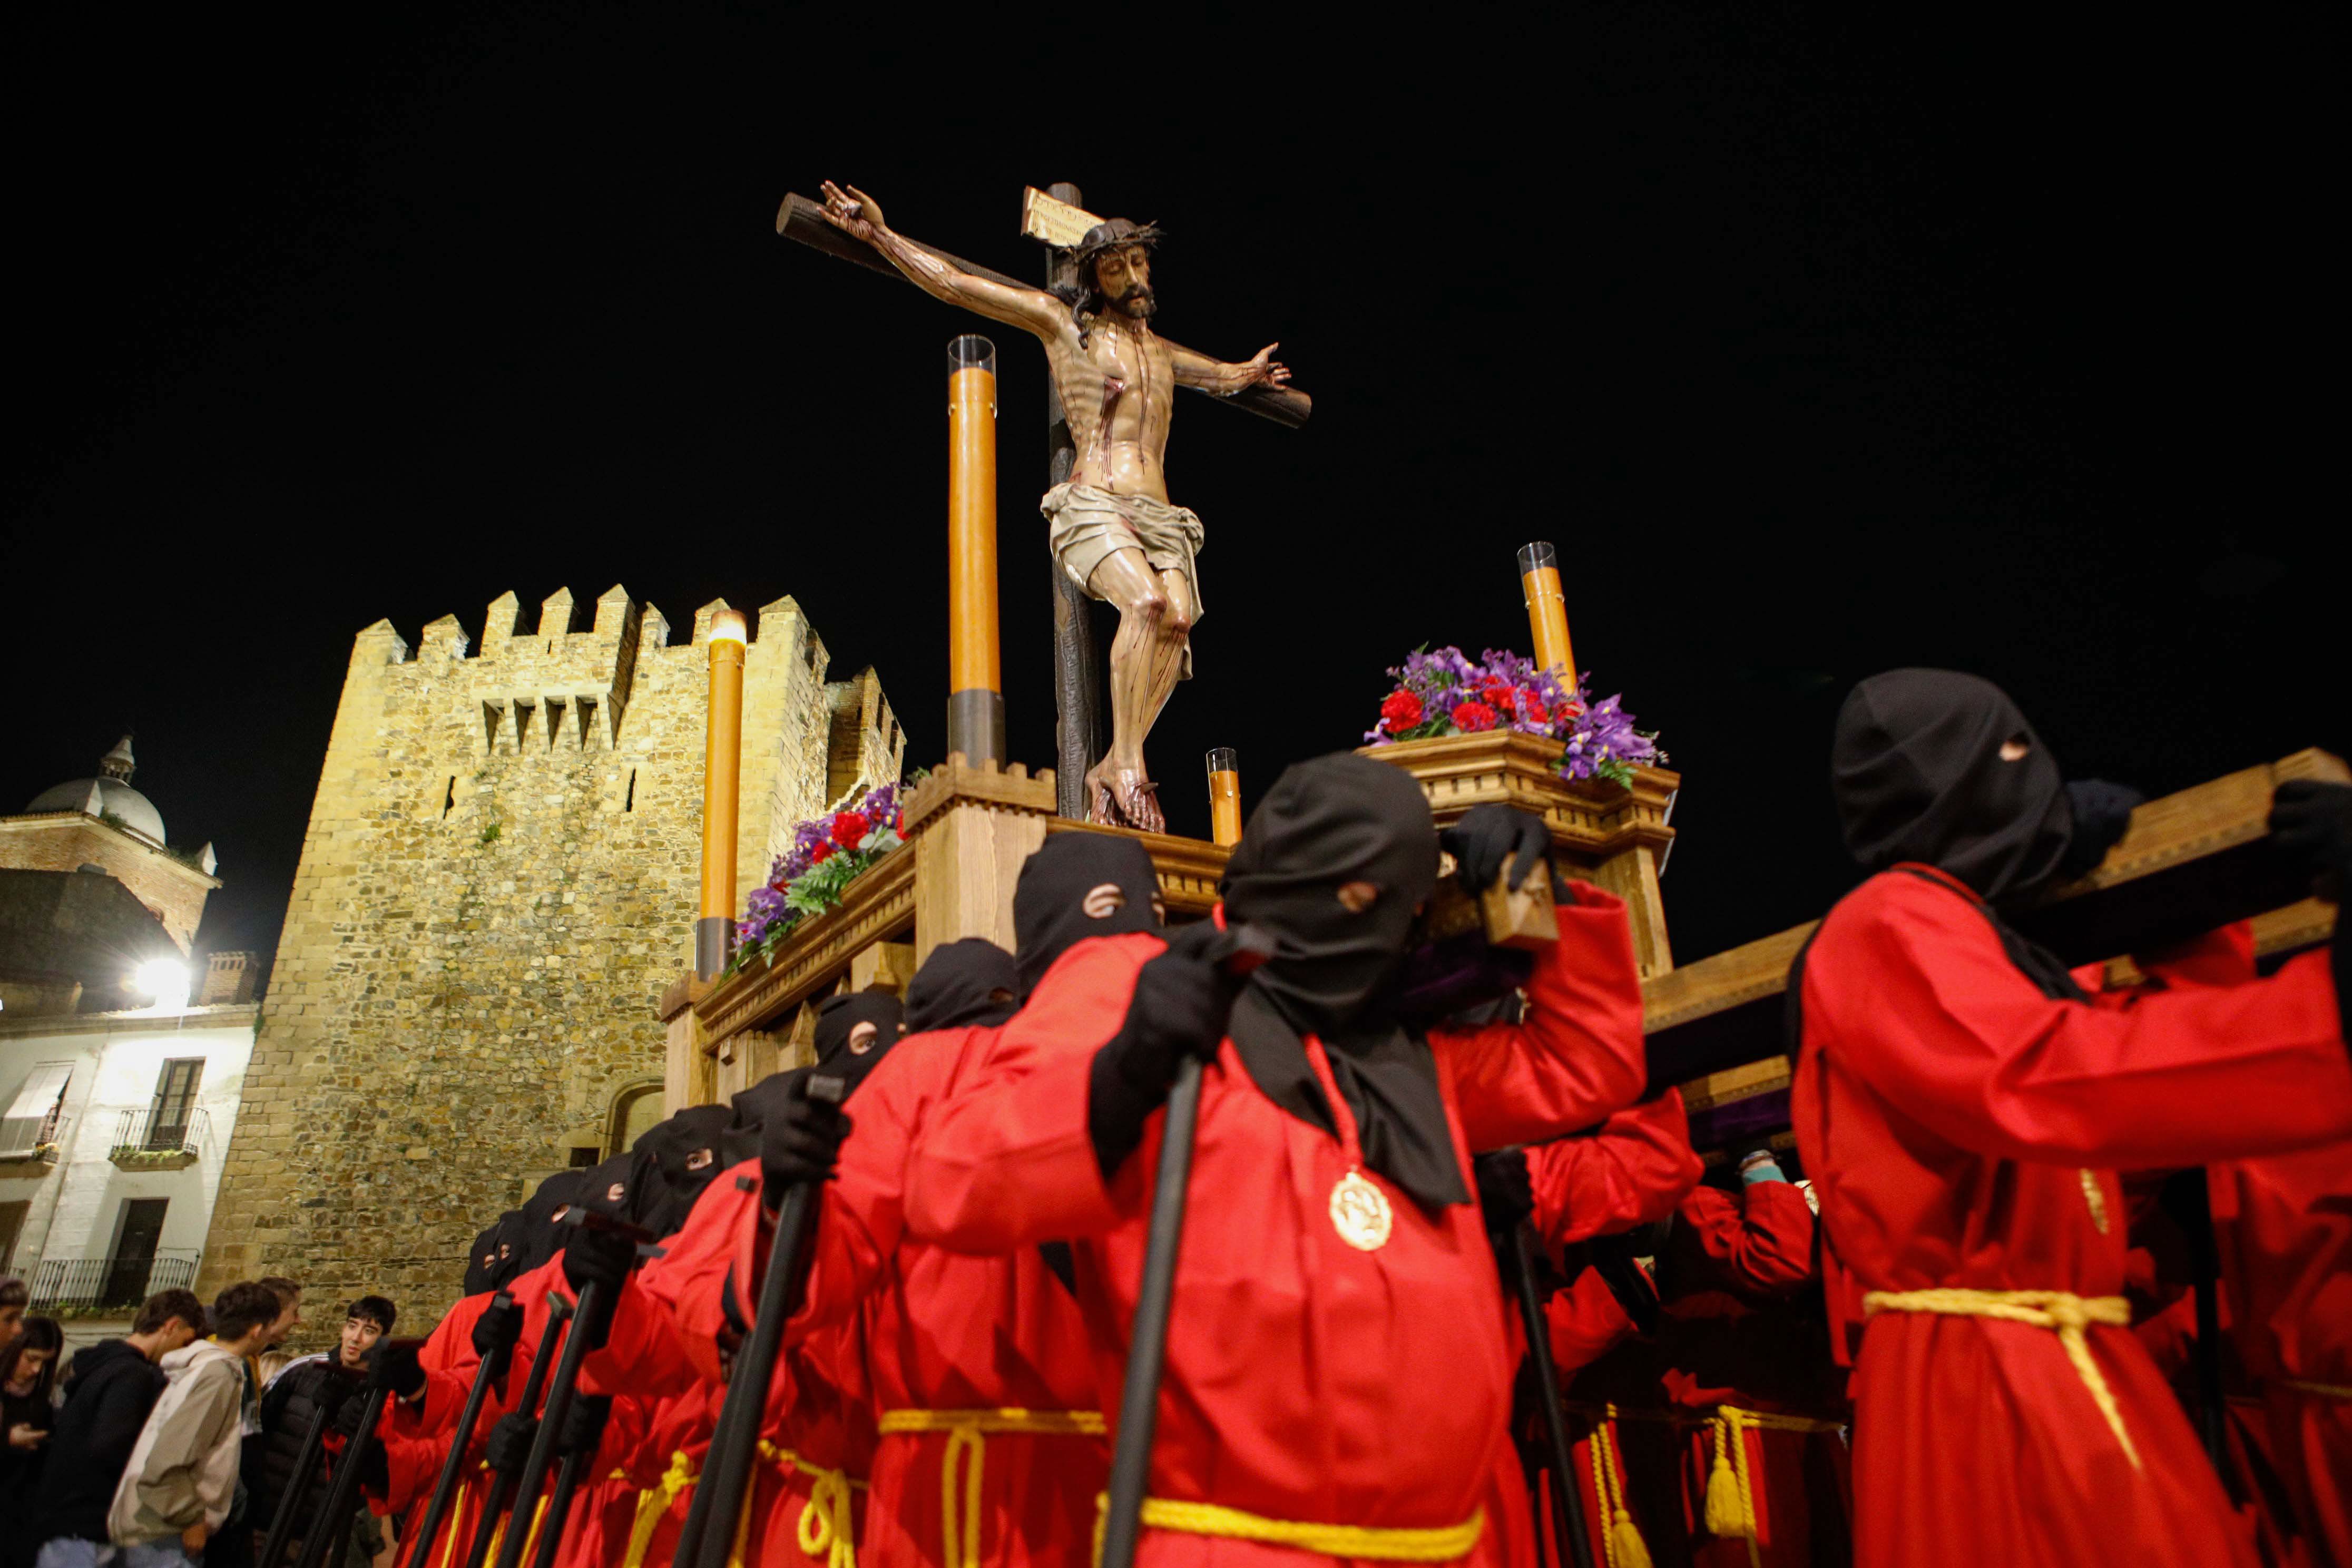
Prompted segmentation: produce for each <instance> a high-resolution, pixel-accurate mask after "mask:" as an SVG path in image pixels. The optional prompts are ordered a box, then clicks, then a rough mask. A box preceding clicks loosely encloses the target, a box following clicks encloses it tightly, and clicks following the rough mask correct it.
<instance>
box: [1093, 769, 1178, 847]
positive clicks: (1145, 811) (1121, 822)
mask: <svg viewBox="0 0 2352 1568" xmlns="http://www.w3.org/2000/svg"><path fill="white" fill-rule="evenodd" d="M1159 797H1160V786H1159V785H1158V784H1153V783H1152V782H1151V781H1150V779H1149V778H1146V777H1145V776H1144V773H1143V770H1142V769H1141V768H1140V767H1121V766H1118V764H1116V763H1112V761H1111V760H1110V759H1109V758H1108V757H1105V758H1104V759H1103V760H1102V761H1101V762H1099V763H1096V764H1095V765H1094V766H1093V767H1091V768H1088V769H1087V805H1088V809H1087V820H1088V821H1090V822H1094V823H1097V824H1099V825H1100V826H1105V827H1137V828H1141V829H1142V830H1143V831H1144V832H1146V833H1165V832H1167V831H1168V819H1167V818H1166V817H1164V816H1160V798H1159Z"/></svg>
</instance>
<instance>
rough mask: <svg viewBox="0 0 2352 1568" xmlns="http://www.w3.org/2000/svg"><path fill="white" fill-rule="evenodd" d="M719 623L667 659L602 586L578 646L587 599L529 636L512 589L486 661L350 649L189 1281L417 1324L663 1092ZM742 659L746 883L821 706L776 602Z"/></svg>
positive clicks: (380, 647)
mask: <svg viewBox="0 0 2352 1568" xmlns="http://www.w3.org/2000/svg"><path fill="white" fill-rule="evenodd" d="M722 607H724V605H723V602H719V603H714V604H711V605H705V606H704V607H703V608H702V609H701V610H700V611H699V612H698V614H697V615H696V616H695V620H694V626H693V635H692V638H691V640H690V641H689V642H688V643H686V644H683V645H681V646H678V647H669V646H667V643H668V636H669V626H668V623H667V620H666V619H665V618H664V617H663V616H662V615H661V613H660V612H659V611H658V610H656V609H654V608H652V607H651V606H649V605H648V606H643V607H640V606H638V605H635V603H634V602H632V601H631V600H630V599H629V597H628V595H627V594H626V593H625V591H624V590H622V589H621V588H618V587H615V588H614V589H613V590H611V591H610V592H609V593H607V594H605V595H604V596H603V597H602V598H600V599H598V600H597V601H596V602H595V604H594V605H593V619H592V620H591V621H590V622H589V624H588V625H586V626H582V627H580V628H579V629H574V626H575V624H576V623H577V622H578V621H580V620H581V619H583V618H584V616H583V612H585V611H587V610H588V609H589V608H590V607H589V606H584V605H582V606H576V607H575V605H574V603H573V601H572V595H571V594H570V593H569V592H568V591H567V592H564V593H561V594H558V595H554V596H553V597H551V598H550V599H549V600H548V601H547V602H546V604H545V605H543V606H542V607H541V615H540V616H539V619H538V622H537V625H536V626H535V627H534V628H530V629H526V628H525V626H523V625H522V617H521V616H520V614H519V613H518V611H519V607H518V605H517V604H516V601H515V598H514V595H511V594H509V595H502V596H501V597H500V598H499V600H497V601H496V602H494V603H493V604H492V605H491V606H490V610H489V616H488V624H487V625H486V626H485V628H484V634H483V637H482V640H481V646H480V647H479V649H478V651H471V652H469V647H468V639H467V637H466V634H465V632H464V630H463V628H461V627H460V626H458V624H457V621H456V619H455V618H454V617H444V618H443V619H442V620H440V621H436V622H435V623H433V624H432V625H430V626H426V627H425V629H424V634H423V637H422V639H421V642H420V645H419V646H418V647H417V648H416V649H415V651H414V652H413V653H412V652H411V650H410V649H409V647H408V646H407V644H406V643H405V642H404V640H403V639H402V638H401V637H400V636H399V635H398V634H397V633H396V632H395V631H394V629H393V627H392V626H391V625H390V624H389V623H388V622H383V621H379V622H377V623H376V624H375V625H374V626H370V627H369V628H367V629H366V630H365V631H363V632H362V633H360V634H359V637H358V638H357V640H356V642H355V644H354V646H353V649H352V662H351V669H350V674H349V676H348V677H347V679H346V681H345V685H344V689H343V695H342V700H341V706H340V707H339V709H338V710H337V713H336V717H335V723H334V729H333V731H332V734H331V738H330V741H329V742H328V748H327V757H326V763H325V765H324V767H323V768H322V770H321V772H320V781H319V790H318V795H317V797H316V800H315V803H314V805H313V806H312V810H311V817H310V829H309V832H308V835H307V837H305V839H304V843H303V850H302V858H301V863H300V866H299V869H298V870H297V871H296V873H295V879H294V890H293V895H292V898H291V900H289V904H288V909H287V919H286V927H285V932H284V935H283V937H282V938H281V940H280V943H279V946H278V955H277V961H276V964H275V967H274V971H273V973H272V978H271V983H270V985H269V989H268V994H267V996H266V997H265V999H264V1004H263V1009H262V1018H261V1027H260V1034H259V1037H258V1038H257V1041H256V1044H255V1048H254V1055H253V1062H252V1067H251V1068H250V1071H249V1073H248V1076H247V1087H246V1092H245V1101H244V1108H243V1112H242V1114H241V1115H240V1117H239V1119H238V1121H237V1128H236V1141H235V1143H234V1145H233V1146H232V1148H231V1149H230V1151H229V1156H228V1161H227V1166H226V1172H225V1173H224V1175H223V1179H222V1184H221V1190H220V1196H219V1200H218V1203H217V1205H216V1206H215V1212H214V1219H213V1225H212V1230H211V1235H210V1238H209V1240H208V1242H207V1245H206V1248H205V1258H204V1264H203V1271H202V1276H201V1278H200V1279H199V1282H198V1288H199V1289H200V1290H202V1291H205V1292H210V1291H212V1290H215V1289H219V1288H220V1287H221V1286H223V1285H225V1284H226V1283H228V1282H229V1281H231V1280H234V1279H250V1278H253V1277H255V1276H257V1275H260V1274H285V1275H289V1276H291V1277H292V1278H294V1279H299V1280H301V1281H302V1282H303V1284H304V1286H305V1287H306V1289H307V1290H308V1291H309V1292H310V1299H311V1300H318V1301H333V1300H348V1299H349V1298H350V1297H351V1296H352V1295H355V1294H359V1293H362V1292H363V1291H368V1290H381V1291H383V1292H384V1293H386V1294H389V1295H391V1296H392V1297H393V1298H394V1300H396V1301H398V1303H399V1304H400V1307H401V1310H402V1315H403V1317H404V1319H406V1318H407V1317H408V1314H409V1313H410V1312H411V1311H412V1310H414V1311H415V1312H416V1313H417V1317H416V1318H415V1320H414V1321H417V1322H419V1323H420V1324H422V1323H425V1322H429V1321H431V1320H432V1318H433V1316H434V1315H435V1314H436V1313H437V1312H439V1311H440V1310H442V1309H444V1308H446V1306H447V1305H448V1303H449V1302H450V1301H452V1300H455V1299H456V1297H457V1290H458V1285H459V1279H460V1276H461V1275H462V1274H463V1272H464V1267H465V1250H466V1247H467V1243H469V1242H470V1241H471V1239H472V1238H473V1236H474V1234H475V1233H476V1232H477V1231H478V1230H479V1229H480V1228H481V1227H482V1226H485V1225H487V1224H488V1223H489V1221H490V1220H491V1219H493V1218H495V1217H496V1216H497V1215H498V1214H499V1211H500V1210H501V1209H505V1208H509V1207H511V1206H513V1205H515V1204H517V1203H518V1202H519V1201H520V1198H521V1196H522V1195H523V1194H525V1193H527V1192H528V1191H529V1189H530V1185H531V1184H534V1183H535V1182H536V1181H537V1180H538V1179H539V1178H540V1177H541V1176H543V1175H545V1174H546V1173H548V1172H550V1171H551V1170H554V1169H557V1168H560V1167H561V1166H562V1164H564V1163H565V1156H566V1154H567V1152H568V1149H567V1145H568V1143H569V1142H572V1139H571V1138H570V1137H569V1136H567V1135H568V1134H569V1133H571V1131H572V1130H573V1129H574V1128H576V1127H578V1126H581V1125H583V1124H587V1125H601V1124H603V1122H604V1120H605V1119H606V1117H607V1116H608V1113H609V1111H610V1109H611V1107H612V1104H613V1101H614V1096H615V1094H616V1093H617V1092H618V1091H619V1090H621V1089H624V1088H625V1087H627V1086H629V1085H632V1084H636V1083H640V1082H643V1081H644V1080H646V1079H658V1078H659V1076H660V1074H661V1071H662V1056H663V1029H662V1026H661V1024H660V1023H659V1022H658V1021H657V1019H656V1016H655V1004H656V999H657V997H658V996H659V994H660V993H661V991H662V988H663V987H664V986H665V985H667V984H669V983H670V982H671V981H672V980H674V979H675V978H676V977H677V973H679V971H680V969H681V968H682V967H683V966H684V965H685V964H686V963H688V962H689V961H690V957H691V952H692V931H693V921H694V917H695V912H696V900H697V893H698V878H699V864H698V862H699V855H700V843H701V831H702V825H701V815H702V771H703V745H704V731H705V711H704V710H705V704H706V701H707V698H708V689H709V655H708V648H707V646H706V645H707V642H708V637H709V626H710V619H711V616H712V615H713V614H714V613H715V612H716V611H717V610H719V609H720V608H722ZM746 655H747V657H746V660H745V679H744V695H745V713H744V749H743V772H742V789H741V798H742V802H743V815H742V821H741V824H740V838H739V844H740V850H739V855H738V860H739V866H740V868H741V876H742V885H743V886H745V887H747V888H748V887H749V886H751V885H753V883H752V879H755V878H757V877H758V876H759V875H761V873H762V872H764V870H765V869H766V865H767V855H768V852H769V849H768V847H769V845H770V843H771V841H772V832H773V831H774V828H773V824H772V817H773V816H774V815H775V814H776V813H777V812H779V811H784V812H791V813H793V814H794V815H795V816H805V815H813V814H814V812H816V811H818V810H822V809H823V808H824V805H826V804H827V803H826V802H825V800H824V779H825V758H826V749H827V744H828V725H829V721H830V719H831V702H830V700H829V699H828V696H827V693H826V689H825V685H824V673H825V670H824V665H825V658H826V656H825V654H824V647H823V645H822V644H821V643H820V642H818V641H817V640H816V638H815V637H814V634H813V633H812V632H811V631H810V630H809V628H808V625H807V622H806V620H805V618H804V617H803V616H802V615H801V613H800V609H799V606H798V605H795V604H794V603H793V601H792V600H791V599H789V598H786V599H781V600H778V601H777V602H776V603H774V604H772V605H768V606H766V607H765V608H764V609H762V610H761V612H760V613H759V616H758V617H757V625H756V626H755V628H754V635H753V637H752V640H751V644H750V646H749V647H748V648H747V650H746ZM790 820H791V819H790V818H788V819H787V820H786V822H785V825H784V828H783V831H785V832H788V831H789V826H790ZM739 902H740V900H739ZM310 1316H311V1317H312V1318H313V1319H316V1320H318V1321H320V1322H322V1323H323V1322H324V1321H325V1315H324V1314H322V1313H321V1312H319V1311H313V1312H312V1313H311V1314H310ZM328 1331H331V1328H330V1329H329V1330H322V1331H320V1332H319V1334H317V1335H314V1336H313V1337H321V1338H322V1337H323V1335H324V1333H325V1332H328Z"/></svg>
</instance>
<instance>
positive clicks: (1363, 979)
mask: <svg viewBox="0 0 2352 1568" xmlns="http://www.w3.org/2000/svg"><path fill="white" fill-rule="evenodd" d="M1357 881H1363V882H1370V883H1371V884H1373V885H1374V886H1375V887H1377V888H1378V889H1380V891H1379V895H1378V896H1377V897H1376V898H1375V899H1374V900H1372V902H1371V904H1370V907H1368V908H1366V909H1364V910H1360V911H1350V910H1349V909H1348V908H1347V906H1346V905H1344V904H1342V903H1341V902H1340V901H1339V889H1341V888H1342V887H1344V886H1346V885H1347V884H1348V883H1349V882H1357ZM1436 885H1437V826H1436V824H1435V823H1434V822H1433V820H1432V818H1431V816H1430V814H1429V800H1428V797H1427V796H1426V795H1423V793H1422V789H1421V785H1420V784H1419V783H1417V782H1416V781H1415V780H1414V779H1413V777H1412V775H1411V774H1410V773H1406V772H1404V771H1403V770H1402V768H1396V767H1391V765H1389V764H1388V763H1381V762H1374V761H1373V760H1372V759H1370V758H1369V757H1359V756H1356V755H1354V754H1352V753H1350V752H1339V753H1336V754H1334V755H1331V756H1328V757H1317V758H1315V759H1314V760H1313V761H1311V762H1305V763H1297V765H1295V766H1293V767H1291V768H1288V769H1286V770H1285V772H1284V773H1283V774H1282V776H1281V777H1280V778H1278V779H1276V781H1275V784H1274V787H1273V788H1272V789H1271V790H1269V791H1267V792H1266V795H1265V799H1264V800H1262V801H1260V802H1259V803H1258V808H1257V810H1255V812H1253V813H1251V814H1250V819H1249V823H1248V826H1246V827H1245V828H1244V830H1243V833H1242V841H1241V843H1240V844H1239V845H1237V846H1236V847H1234V853H1233V856H1232V858H1230V859H1228V860H1227V861H1226V862H1225V875H1224V879H1223V881H1222V882H1221V883H1220V884H1219V886H1220V890H1221V891H1222V892H1223V895H1224V900H1225V914H1226V918H1227V920H1228V921H1230V922H1234V923H1244V922H1245V923H1247V924H1250V925H1253V926H1256V927H1258V928H1260V929H1261V930H1264V931H1270V932H1272V933H1273V935H1274V938H1275V943H1276V946H1275V953H1274V956H1273V957H1272V958H1270V959H1268V960H1267V961H1266V962H1265V963H1264V964H1263V965H1261V966H1260V967H1259V968H1258V970H1257V972H1256V973H1255V974H1253V975H1252V976H1251V977H1250V983H1249V984H1248V985H1247V986H1246V987H1245V988H1244V990H1243V992H1242V994H1241V998H1240V1000H1239V1001H1238V1002H1237V1003H1236V1004H1235V1005H1234V1016H1233V1026H1232V1027H1233V1040H1234V1048H1235V1049H1236V1050H1238V1051H1239V1052H1240V1053H1241V1058H1242V1063H1243V1065H1244V1067H1246V1068H1248V1069H1249V1074H1250V1077H1251V1078H1252V1079H1254V1080H1255V1082H1256V1083H1257V1085H1258V1087H1259V1089H1262V1090H1264V1091H1265V1094H1266V1096H1267V1098H1269V1099H1270V1100H1273V1101H1274V1102H1275V1103H1276V1105H1279V1106H1281V1107H1282V1108H1283V1109H1284V1110H1287V1111H1289V1112H1290V1113H1291V1114H1292V1115H1294V1116H1297V1117H1299V1118H1300V1119H1301V1120H1303V1121H1310V1122H1312V1123H1314V1124H1315V1125H1317V1126H1318V1127H1321V1128H1323V1129H1324V1130H1325V1131H1336V1130H1337V1126H1338V1123H1337V1121H1336V1120H1335V1119H1334V1118H1333V1116H1332V1113H1331V1110H1330V1107H1329V1104H1328V1101H1327V1100H1325V1098H1324V1095H1323V1090H1322V1088H1321V1086H1320V1085H1319V1084H1318V1083H1317V1081H1316V1079H1315V1076H1314V1070H1313V1068H1311V1067H1310V1066H1309V1064H1308V1063H1307V1056H1306V1050H1305V1047H1303V1046H1302V1044H1301V1043H1300V1037H1301V1036H1303V1035H1307V1034H1312V1035H1315V1036H1318V1037H1320V1038H1321V1040H1322V1041H1323V1044H1324V1047H1325V1050H1326V1054H1327V1055H1328V1057H1329V1058H1330V1061H1331V1072H1332V1077H1333V1079H1335V1080H1336V1081H1337V1083H1338V1084H1339V1093H1340V1096H1341V1097H1342V1098H1343V1099H1345V1100H1347V1102H1348V1109H1349V1111H1350V1112H1351V1113H1352V1115H1353V1117H1354V1119H1355V1121H1356V1126H1357V1130H1358V1135H1359V1137H1360V1139H1361V1140H1362V1142H1363V1154H1364V1163H1365V1164H1366V1165H1368V1166H1370V1168H1371V1169H1373V1170H1375V1171H1378V1172H1380V1173H1381V1174H1382V1175H1385V1176H1387V1177H1388V1178H1389V1179H1390V1180H1391V1181H1392V1182H1394V1183H1396V1184H1397V1185H1399V1186H1401V1187H1402V1188H1403V1189H1404V1190H1405V1191H1407V1192H1408V1193H1411V1194H1412V1195H1413V1197H1414V1198H1415V1199H1416V1200H1417V1201H1419V1202H1420V1203H1421V1204H1422V1205H1424V1206H1427V1207H1437V1206H1439V1205H1445V1204H1454V1203H1466V1202H1468V1201H1469V1196H1470V1194H1469V1189H1468V1187H1467V1185H1466V1184H1465V1182H1464V1181H1463V1177H1462V1171H1461V1167H1460V1163H1459V1162H1458V1161H1456V1160H1455V1158H1454V1142H1453V1137H1452V1135H1451V1133H1450V1132H1449V1131H1448V1129H1447V1127H1446V1122H1445V1104H1444V1099H1443V1097H1442V1096H1441V1095H1440V1093H1439V1091H1438V1087H1437V1064H1436V1061H1435V1058H1433V1057H1432V1056H1431V1055H1430V1050H1429V1046H1428V1043H1427V1042H1426V1041H1424V1040H1422V1039H1420V1038H1417V1037H1414V1036H1412V1035H1411V1034H1409V1033H1407V1032H1406V1031H1405V1030H1404V1029H1403V1028H1402V1026H1399V1025H1398V1023H1397V1022H1396V1020H1395V1019H1394V1017H1393V1016H1391V1014H1390V1012H1389V1007H1388V1003H1389V994H1390V991H1391V986H1392V984H1393V982H1394V981H1395V979H1396V976H1397V974H1398V972H1399V970H1400V968H1401V966H1402V962H1403V958H1404V952H1405V945H1406V942H1408V941H1409V940H1410V938H1411V936H1412V925H1413V919H1414V916H1415V915H1416V914H1417V913H1418V912H1419V910H1420V908H1421V905H1422V903H1423V900H1426V899H1427V898H1428V897H1429V894H1430V891H1431V889H1433V888H1435V887H1436Z"/></svg>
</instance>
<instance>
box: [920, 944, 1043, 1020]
mask: <svg viewBox="0 0 2352 1568" xmlns="http://www.w3.org/2000/svg"><path fill="white" fill-rule="evenodd" d="M1020 992H1021V972H1020V970H1019V969H1018V968H1017V967H1016V966H1015V965H1014V963H1013V955H1012V954H1011V953H1009V952H1005V951H1004V950H1003V948H1001V947H999V946H997V945H996V944H995V943H994V942H990V941H989V940H988V939H987V938H985V937H977V936H968V937H965V938H964V939H963V940H962V941H961V942H941V943H940V945H939V946H937V947H935V948H933V949H931V956H930V957H929V958H927V959H925V960H923V966H922V968H920V969H919V970H917V971H915V978H914V979H913V980H911V981H909V982H908V985H907V1032H908V1034H910V1035H919V1034H923V1033H925V1032H927V1031H929V1030H931V1029H960V1028H965V1027H968V1026H972V1025H975V1024H980V1025H993V1024H1002V1023H1003V1022H1004V1021H1005V1020H1006V1019H1007V1018H1010V1017H1012V1016H1013V1013H1014V1012H1015V1011H1016V1010H1017V1009H1018V1008H1019V1006H1020V1003H1019V1002H1018V1001H1016V1000H1015V998H1016V997H1017V996H1018V995H1019V994H1020Z"/></svg>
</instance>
